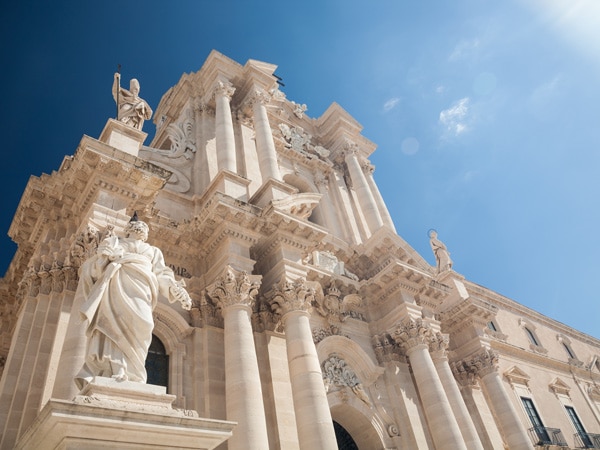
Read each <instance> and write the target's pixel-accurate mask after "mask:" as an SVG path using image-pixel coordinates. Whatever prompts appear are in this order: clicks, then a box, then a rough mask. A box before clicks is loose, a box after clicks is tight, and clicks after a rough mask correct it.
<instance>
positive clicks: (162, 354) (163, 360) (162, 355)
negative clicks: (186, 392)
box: [146, 335, 169, 389]
mask: <svg viewBox="0 0 600 450" xmlns="http://www.w3.org/2000/svg"><path fill="white" fill-rule="evenodd" d="M146 372H147V373H148V384H155V385H157V386H164V387H166V388H167V389H169V355H167V352H166V350H165V346H164V345H163V343H162V342H161V341H160V339H159V338H157V337H156V336H155V335H152V343H151V344H150V349H149V350H148V356H147V357H146Z"/></svg>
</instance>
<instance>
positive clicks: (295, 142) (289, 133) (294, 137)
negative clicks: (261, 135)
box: [279, 123, 330, 159]
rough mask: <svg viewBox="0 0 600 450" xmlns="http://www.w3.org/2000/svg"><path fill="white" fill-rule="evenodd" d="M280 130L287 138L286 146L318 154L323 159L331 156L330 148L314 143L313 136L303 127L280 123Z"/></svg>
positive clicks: (284, 137)
mask: <svg viewBox="0 0 600 450" xmlns="http://www.w3.org/2000/svg"><path fill="white" fill-rule="evenodd" d="M279 130H280V131H281V135H282V136H283V139H284V140H285V142H286V144H285V146H286V147H287V148H291V149H292V150H295V151H297V152H299V153H303V154H312V155H316V156H318V157H319V158H321V159H326V158H327V157H328V156H329V153H330V152H329V150H327V149H326V148H325V147H322V146H320V145H313V144H312V138H313V137H312V136H311V135H310V134H308V133H307V132H305V131H304V129H303V128H302V127H294V126H292V127H290V126H289V125H287V124H285V123H280V124H279Z"/></svg>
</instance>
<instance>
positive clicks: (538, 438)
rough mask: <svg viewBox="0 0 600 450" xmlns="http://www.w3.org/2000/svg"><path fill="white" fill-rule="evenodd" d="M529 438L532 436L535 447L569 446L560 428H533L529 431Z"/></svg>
mask: <svg viewBox="0 0 600 450" xmlns="http://www.w3.org/2000/svg"><path fill="white" fill-rule="evenodd" d="M529 436H531V439H532V441H533V445H559V446H563V447H566V446H567V443H566V442H565V438H564V437H563V434H562V431H560V430H559V429H558V428H548V427H532V428H530V429H529Z"/></svg>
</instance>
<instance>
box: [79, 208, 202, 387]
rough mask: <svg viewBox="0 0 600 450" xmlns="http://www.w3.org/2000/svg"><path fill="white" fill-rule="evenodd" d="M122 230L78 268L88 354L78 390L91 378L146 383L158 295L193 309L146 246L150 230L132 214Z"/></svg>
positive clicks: (161, 260)
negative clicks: (147, 358) (153, 312)
mask: <svg viewBox="0 0 600 450" xmlns="http://www.w3.org/2000/svg"><path fill="white" fill-rule="evenodd" d="M125 231H126V236H127V237H125V238H120V237H118V236H109V237H107V238H105V239H104V240H103V241H102V242H101V243H100V245H99V246H98V251H97V253H96V254H95V255H93V256H92V257H90V258H89V259H88V260H86V261H85V262H84V263H83V264H82V266H81V269H80V273H79V286H78V288H77V292H76V294H75V296H76V298H75V301H78V300H80V301H81V302H82V307H81V309H80V312H81V314H82V317H83V320H84V321H87V324H86V327H87V329H86V335H87V349H86V358H85V363H84V365H83V367H82V369H81V371H80V372H79V373H78V374H77V376H76V377H75V383H76V384H77V385H78V386H79V388H83V387H84V386H85V385H86V384H87V383H88V382H89V381H91V379H92V378H93V377H94V376H101V377H112V378H115V379H116V380H117V381H126V380H129V381H137V382H140V383H145V382H146V379H147V375H146V369H145V361H146V356H147V354H148V348H149V346H150V342H151V341H152V330H153V328H154V320H153V318H152V311H153V310H154V307H155V306H156V303H157V300H158V295H159V293H160V294H162V295H164V296H165V297H166V298H167V299H168V300H169V301H170V302H171V303H173V302H175V301H178V302H180V303H181V306H182V307H183V309H186V310H189V309H190V308H191V299H190V297H189V295H188V293H187V291H186V290H185V288H184V286H185V284H184V283H183V282H182V281H179V282H177V281H176V280H175V277H174V274H173V271H172V270H171V269H170V268H169V267H167V266H166V265H165V261H164V258H163V254H162V252H161V251H160V250H159V249H158V248H156V247H153V246H152V245H150V244H147V243H146V239H147V238H148V225H147V224H146V223H145V222H142V221H139V220H138V219H137V215H134V216H133V217H132V219H131V221H130V222H129V224H128V225H127V227H126V229H125Z"/></svg>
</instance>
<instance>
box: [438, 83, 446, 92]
mask: <svg viewBox="0 0 600 450" xmlns="http://www.w3.org/2000/svg"><path fill="white" fill-rule="evenodd" d="M435 92H436V94H443V93H444V92H446V86H444V85H443V84H440V85H439V86H437V87H436V88H435Z"/></svg>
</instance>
